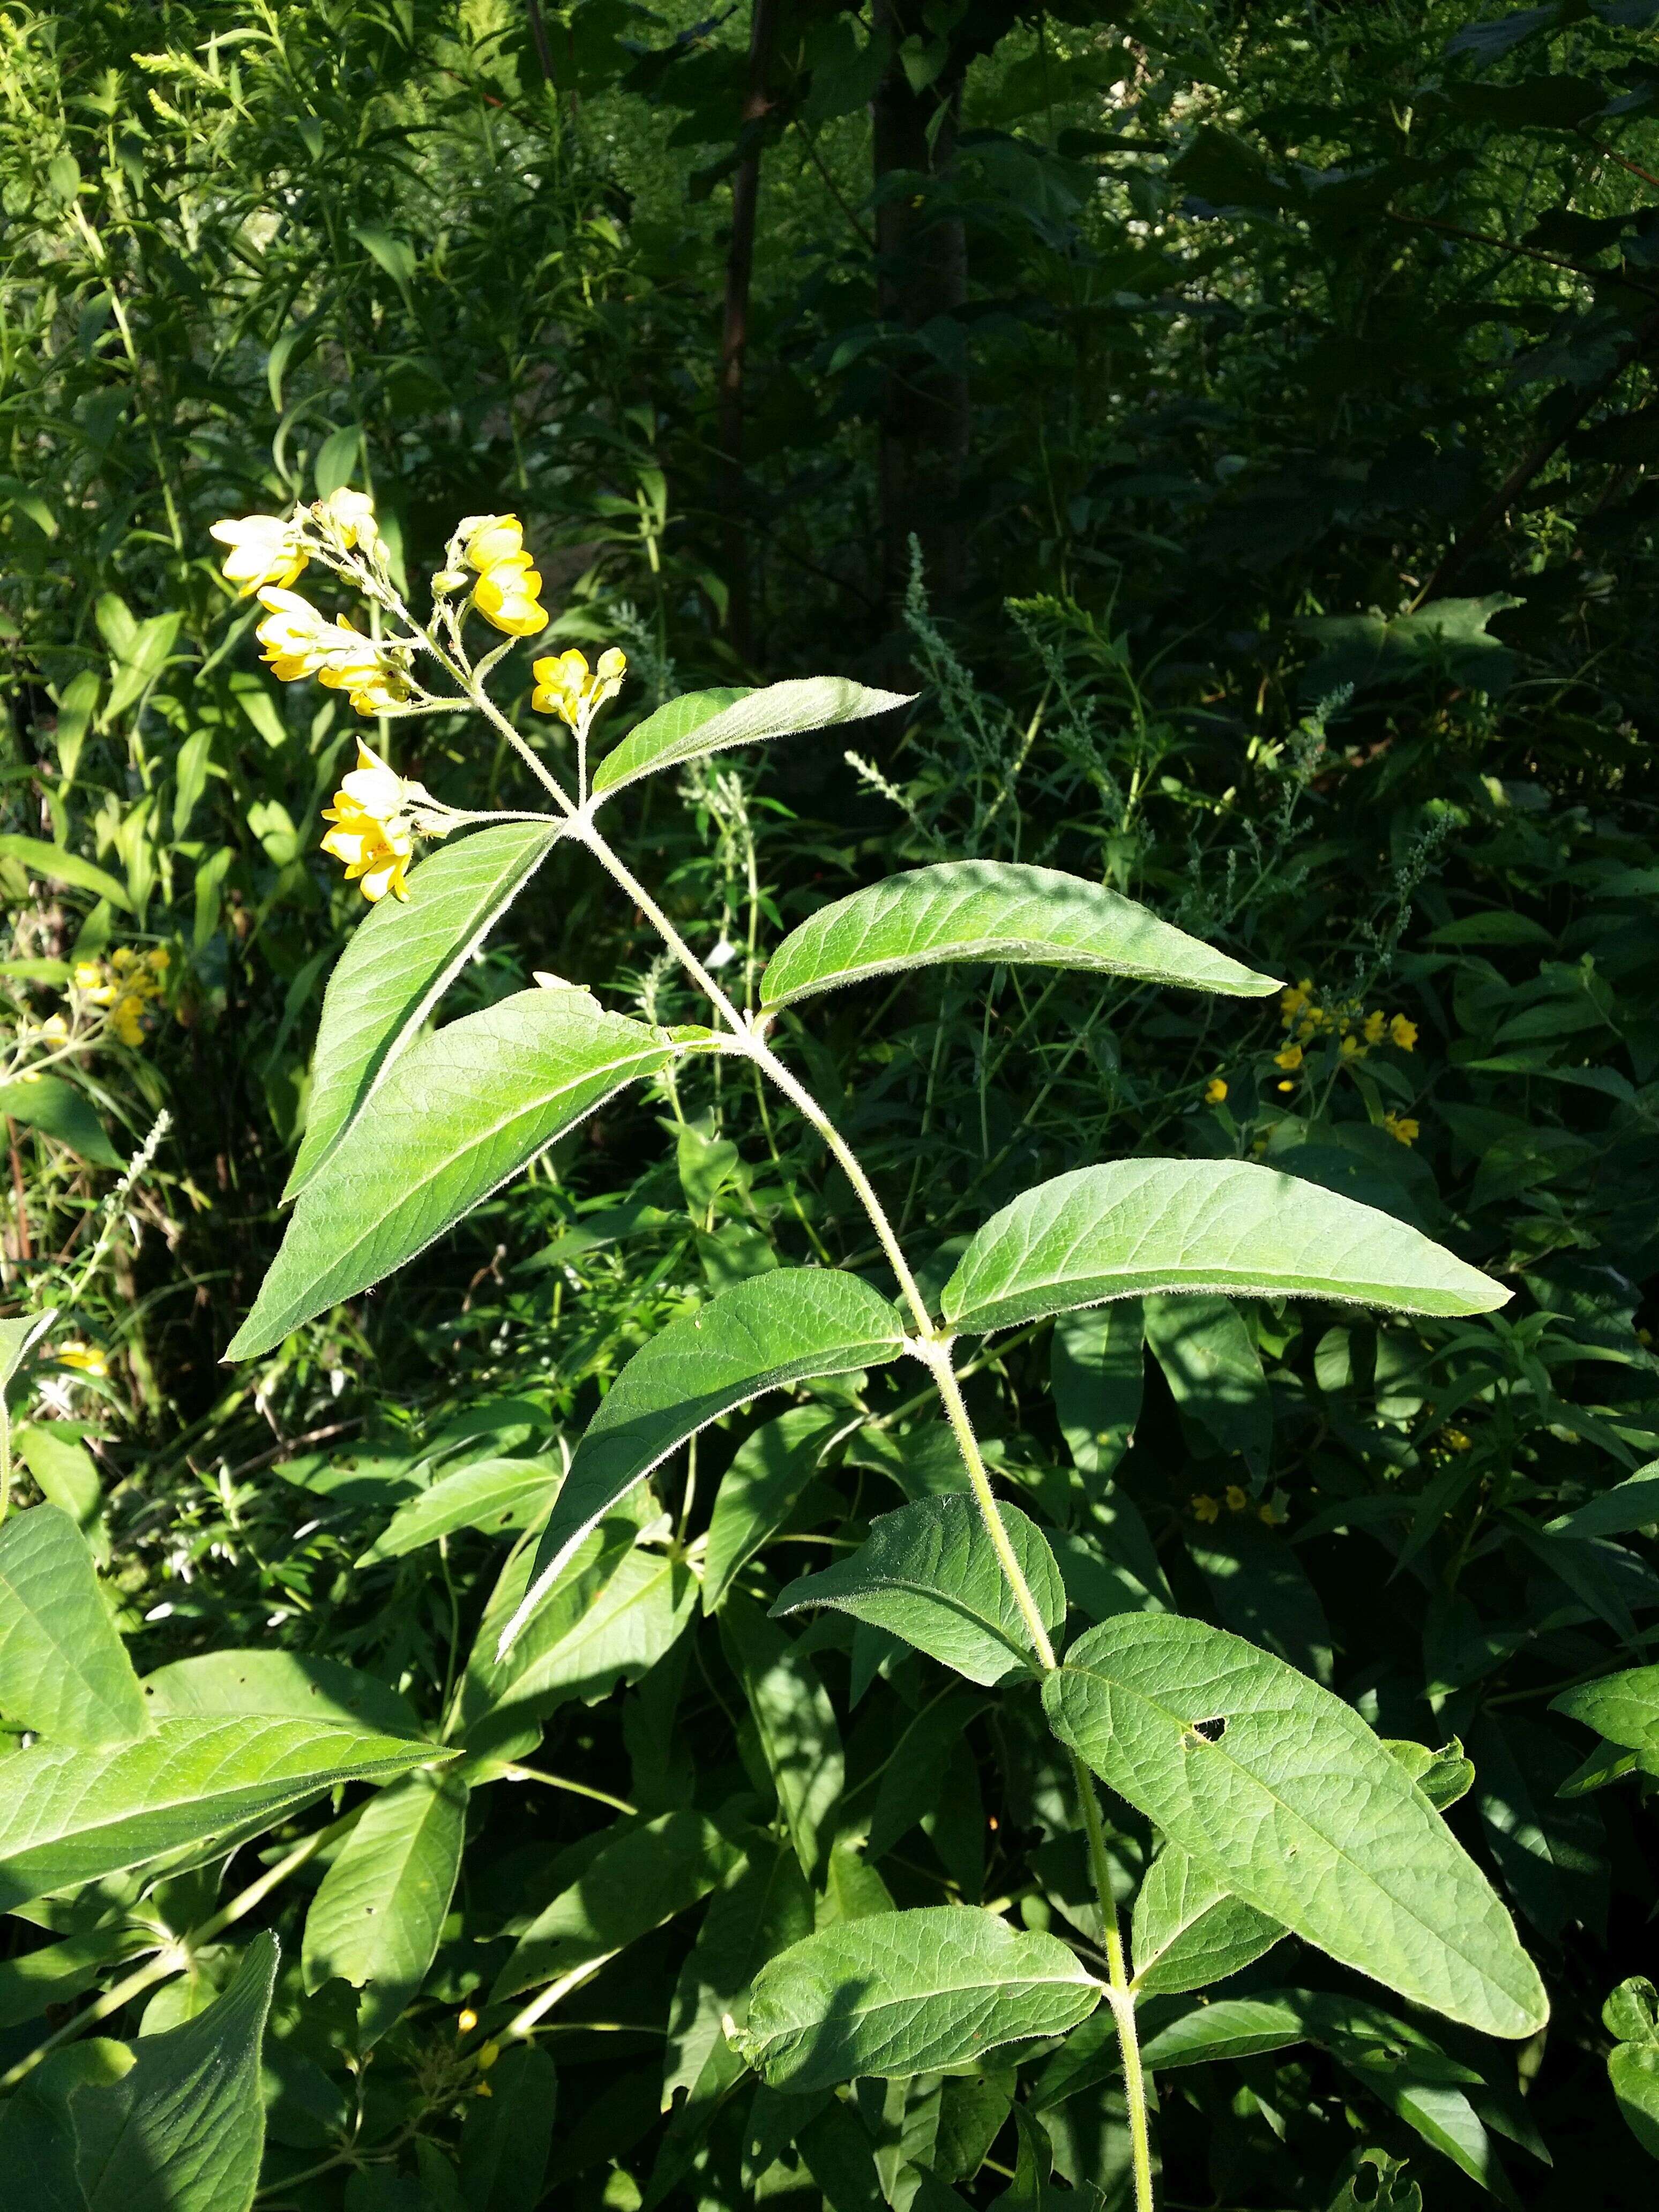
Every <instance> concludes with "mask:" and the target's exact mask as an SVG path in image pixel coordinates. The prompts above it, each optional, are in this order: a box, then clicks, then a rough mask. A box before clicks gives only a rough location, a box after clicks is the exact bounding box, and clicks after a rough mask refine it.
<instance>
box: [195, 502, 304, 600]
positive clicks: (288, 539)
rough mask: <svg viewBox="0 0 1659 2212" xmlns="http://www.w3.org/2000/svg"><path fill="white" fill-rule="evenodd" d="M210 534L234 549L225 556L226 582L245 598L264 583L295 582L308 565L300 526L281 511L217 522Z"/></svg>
mask: <svg viewBox="0 0 1659 2212" xmlns="http://www.w3.org/2000/svg"><path fill="white" fill-rule="evenodd" d="M210 534H211V535H212V536H213V537H215V538H217V539H218V541H219V543H220V544H222V545H228V547H229V548H230V550H229V551H228V553H227V554H226V556H225V581H226V582H227V583H228V584H234V585H235V586H236V587H237V589H238V592H240V596H241V597H242V598H243V599H250V598H252V595H253V593H254V592H257V591H258V590H259V589H260V588H261V586H264V585H267V584H274V585H288V584H291V583H292V582H293V581H294V580H295V577H296V576H297V575H298V574H300V573H301V570H302V569H303V568H305V566H306V564H307V557H308V556H307V553H306V550H305V546H304V544H303V543H302V541H301V536H300V530H299V526H298V525H297V524H295V522H293V521H291V520H288V519H287V518H286V517H284V516H283V515H280V514H245V515H243V516H242V518H241V520H240V521H226V522H216V523H215V524H214V525H213V528H212V532H211V533H210Z"/></svg>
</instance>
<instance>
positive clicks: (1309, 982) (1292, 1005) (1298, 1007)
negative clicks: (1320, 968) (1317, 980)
mask: <svg viewBox="0 0 1659 2212" xmlns="http://www.w3.org/2000/svg"><path fill="white" fill-rule="evenodd" d="M1312 997H1313V977H1312V976H1311V975H1304V977H1303V978H1302V981H1300V982H1299V983H1287V984H1286V985H1285V988H1284V989H1283V990H1282V991H1281V992H1280V993H1279V1011H1280V1016H1281V1018H1282V1020H1283V1022H1284V1024H1285V1028H1286V1029H1289V1027H1290V1025H1291V1023H1292V1022H1293V1021H1294V1020H1295V1019H1296V1018H1297V1015H1298V1014H1299V1013H1300V1012H1302V1009H1303V1008H1304V1006H1307V1005H1308V1004H1309V1002H1310V1000H1311V999H1312Z"/></svg>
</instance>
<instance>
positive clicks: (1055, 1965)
mask: <svg viewBox="0 0 1659 2212" xmlns="http://www.w3.org/2000/svg"><path fill="white" fill-rule="evenodd" d="M1102 1996H1103V1989H1102V1986H1101V1984H1099V1983H1098V1982H1097V1981H1095V1980H1094V1979H1093V1978H1092V1977H1091V1975H1090V1974H1089V1972H1088V1971H1087V1969H1086V1968H1085V1966H1083V1965H1082V1963H1081V1962H1080V1960H1079V1959H1078V1958H1077V1957H1076V1955H1075V1954H1073V1952H1071V1951H1069V1950H1068V1949H1067V1948H1066V1946H1065V1944H1063V1943H1061V1942H1059V1941H1058V1940H1057V1939H1056V1938H1055V1937H1054V1936H1044V1935H1039V1934H1036V1933H1031V1932H1028V1931H1027V1930H1025V1929H1015V1928H1011V1927H1010V1926H1009V1925H1008V1923H1006V1921H1004V1920H1000V1919H998V1917H996V1915H995V1914H994V1913H992V1912H981V1911H978V1910H976V1909H975V1908H974V1907H973V1906H970V1905H934V1906H928V1907H926V1908H924V1909H923V1910H921V1911H916V1912H883V1913H878V1914H876V1915H875V1916H874V1917H872V1918H870V1919H867V1920H854V1921H848V1922H845V1923H842V1924H841V1925H840V1926H838V1927H833V1928H825V1929H820V1930H819V1932H818V1933H817V1935H816V1936H808V1937H807V1939H806V1941H805V1942H804V1943H797V1944H796V1945H795V1946H794V1947H793V1949H791V1950H787V1951H785V1952H784V1953H782V1954H781V1956H780V1957H778V1958H775V1959H774V1960H771V1962H770V1963H769V1965H767V1966H763V1967H762V1969H761V1971H760V1972H759V1974H758V1975H757V1977H756V1980H755V1986H754V1990H753V1992H752V1994H751V1996H750V2001H749V2018H748V2021H747V2022H746V2024H745V2025H744V2027H742V2028H740V2029H739V2030H738V2034H737V2037H736V2042H737V2045H738V2050H739V2051H741V2052H742V2053H743V2056H744V2058H745V2059H747V2061H748V2062H749V2063H750V2065H751V2066H752V2067H753V2068H754V2069H755V2071H756V2072H757V2074H758V2075H760V2077H761V2079H762V2080H763V2081H765V2082H767V2083H769V2085H770V2086H771V2087H773V2088H775V2089H788V2090H791V2091H793V2093H795V2094H796V2095H803V2094H805V2093H806V2092H807V2091H808V2090H811V2089H823V2088H829V2087H833V2086H834V2084H836V2082H838V2081H853V2080H854V2079H855V2078H857V2077H858V2076H860V2075H878V2076H880V2077H884V2078H886V2079H888V2080H892V2079H894V2078H895V2077H896V2076H899V2075H907V2074H924V2073H932V2072H934V2071H936V2070H938V2069H940V2068H942V2067H947V2066H960V2065H963V2063H966V2062H968V2061H969V2060H977V2059H981V2058H983V2057H985V2056H986V2054H987V2052H989V2051H995V2050H998V2049H1000V2047H1001V2046H1002V2045H1006V2044H1010V2043H1023V2042H1027V2041H1030V2039H1033V2038H1036V2037H1042V2036H1050V2035H1064V2034H1065V2033H1066V2031H1067V2029H1069V2028H1073V2027H1076V2026H1077V2024H1078V2022H1079V2021H1081V2020H1086V2019H1087V2018H1088V2016H1089V2015H1090V2014H1091V2012H1092V2011H1093V2010H1094V2008H1095V2007H1096V2006H1097V2004H1098V2003H1099V2002H1100V1999H1101V1997H1102Z"/></svg>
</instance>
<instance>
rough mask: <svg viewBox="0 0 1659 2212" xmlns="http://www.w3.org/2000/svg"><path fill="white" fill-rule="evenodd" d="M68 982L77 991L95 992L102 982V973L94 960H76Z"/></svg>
mask: <svg viewBox="0 0 1659 2212" xmlns="http://www.w3.org/2000/svg"><path fill="white" fill-rule="evenodd" d="M103 980H104V971H103V969H101V968H100V966H99V964H98V963H97V962H96V961H95V960H77V961H76V963H75V968H74V971H73V973H72V975H71V976H70V981H71V982H72V983H73V984H74V986H75V987H76V990H77V991H95V990H97V989H98V988H99V987H100V985H101V984H102V982H103Z"/></svg>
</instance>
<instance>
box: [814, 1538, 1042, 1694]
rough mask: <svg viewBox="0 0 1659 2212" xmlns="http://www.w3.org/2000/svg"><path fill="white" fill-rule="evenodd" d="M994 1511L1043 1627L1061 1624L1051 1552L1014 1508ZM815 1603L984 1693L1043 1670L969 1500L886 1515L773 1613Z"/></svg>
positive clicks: (1026, 1627)
mask: <svg viewBox="0 0 1659 2212" xmlns="http://www.w3.org/2000/svg"><path fill="white" fill-rule="evenodd" d="M997 1511H998V1513H999V1514H1000V1516H1001V1519H1002V1525H1003V1528H1005V1529H1006V1532H1007V1535H1008V1541H1009V1543H1010V1545H1011V1546H1012V1549H1013V1553H1014V1556H1015V1558H1016V1559H1018V1562H1019V1565H1020V1569H1021V1571H1022V1572H1023V1573H1024V1577H1025V1579H1026V1582H1027V1583H1029V1584H1030V1589H1031V1594H1032V1595H1033V1597H1034V1598H1035V1599H1036V1605H1037V1610H1038V1612H1039V1613H1041V1614H1042V1625H1043V1626H1044V1627H1045V1628H1047V1629H1049V1630H1051V1631H1052V1630H1054V1629H1056V1628H1058V1627H1059V1626H1060V1623H1061V1622H1062V1621H1063V1620H1065V1618H1066V1589H1065V1585H1064V1583H1062V1582H1061V1580H1060V1569H1059V1568H1058V1566H1056V1565H1055V1564H1054V1553H1052V1552H1051V1551H1050V1550H1049V1548H1048V1545H1047V1543H1045V1541H1043V1538H1042V1533H1041V1531H1040V1530H1039V1529H1038V1528H1036V1524H1035V1523H1034V1522H1031V1521H1030V1520H1028V1519H1027V1518H1026V1516H1025V1515H1024V1513H1022V1512H1021V1511H1020V1510H1019V1508H1018V1506H1017V1505H1006V1504H1000V1505H999V1506H998V1508H997ZM812 1605H827V1606H833V1607H835V1608H836V1610H837V1611H838V1612H842V1613H851V1614H853V1616H854V1619H855V1620H867V1621H869V1622H870V1623H871V1624H872V1626H874V1627H877V1628H884V1629H886V1630H887V1631H888V1632H889V1633H890V1634H891V1635H894V1636H902V1638H904V1640H905V1642H906V1643H907V1644H915V1647H916V1649H917V1650H919V1651H925V1652H926V1653H927V1656H928V1657H929V1658H930V1659H937V1660H939V1662H940V1663H941V1664H942V1665H944V1666H946V1667H953V1668H955V1669H956V1671H957V1674H965V1675H966V1676H967V1677H968V1679H969V1681H970V1682H978V1683H981V1684H982V1685H983V1686H985V1687H987V1688H989V1687H991V1686H993V1685H994V1684H995V1683H998V1682H1005V1681H1009V1680H1013V1679H1015V1678H1017V1677H1018V1676H1019V1675H1021V1674H1035V1673H1036V1672H1037V1671H1038V1668H1039V1662H1038V1659H1037V1655H1036V1646H1035V1645H1034V1644H1033V1643H1032V1641H1031V1632H1030V1628H1029V1627H1028V1626H1026V1623H1025V1620H1024V1616H1023V1615H1022V1613H1020V1610H1019V1607H1018V1605H1017V1604H1016V1603H1015V1601H1014V1596H1013V1593H1012V1590H1011V1589H1010V1588H1009V1586H1008V1580H1007V1577H1006V1576H1005V1574H1004V1573H1003V1571H1002V1566H1001V1563H1000V1561H999V1559H998V1558H997V1555H996V1551H995V1549H994V1546H993V1545H992V1542H991V1539H990V1536H989V1534H987V1530H986V1527H985V1523H984V1522H983V1521H982V1520H981V1517H980V1510H979V1507H978V1506H977V1505H976V1504H975V1502H974V1500H973V1499H972V1498H963V1497H959V1496H958V1497H952V1498H919V1499H917V1501H916V1503H915V1504H914V1505H902V1506H900V1508H899V1510H898V1511H897V1512H896V1513H884V1514H882V1515H881V1516H879V1518H878V1519H877V1520H875V1521H872V1522H871V1524H870V1534H869V1536H868V1538H867V1539H866V1541H865V1542H864V1543H862V1544H861V1545H860V1547H859V1548H858V1550H857V1551H856V1552H854V1553H850V1554H849V1555H848V1557H847V1558H845V1559H837V1560H836V1563H835V1565H833V1566H829V1567H825V1568H824V1569H823V1571H822V1572H821V1573H819V1574H816V1575H804V1576H803V1577H801V1578H800V1580H799V1582H793V1583H790V1585H789V1587H788V1588H787V1589H786V1590H785V1591H784V1592H783V1594H782V1595H781V1597H780V1598H779V1599H778V1601H777V1603H776V1604H775V1606H774V1607H773V1608H772V1610H773V1612H774V1613H775V1614H776V1613H795V1612H798V1611H799V1609H800V1608H801V1607H803V1606H812Z"/></svg>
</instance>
